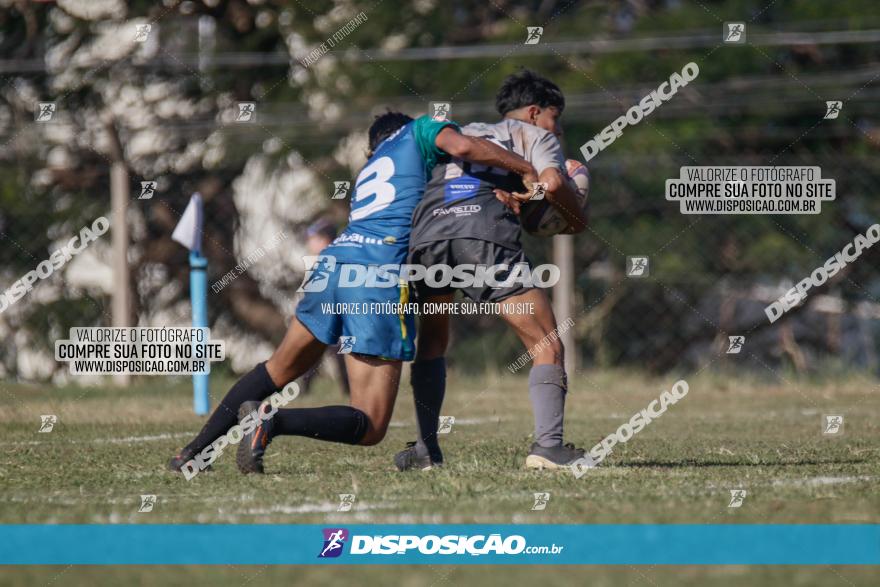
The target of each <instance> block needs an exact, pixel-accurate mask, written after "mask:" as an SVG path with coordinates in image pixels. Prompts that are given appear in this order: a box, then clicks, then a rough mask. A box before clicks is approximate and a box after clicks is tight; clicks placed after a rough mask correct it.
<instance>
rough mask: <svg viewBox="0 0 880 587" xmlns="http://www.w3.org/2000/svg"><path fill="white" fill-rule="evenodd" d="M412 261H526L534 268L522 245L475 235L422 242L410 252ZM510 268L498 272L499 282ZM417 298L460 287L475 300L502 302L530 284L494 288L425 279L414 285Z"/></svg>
mask: <svg viewBox="0 0 880 587" xmlns="http://www.w3.org/2000/svg"><path fill="white" fill-rule="evenodd" d="M408 262H409V263H410V264H415V265H424V266H426V267H429V266H431V265H450V266H455V265H486V266H490V265H500V264H506V265H507V266H508V267H510V268H512V267H513V266H514V265H516V264H517V263H526V264H528V266H529V269H531V263H529V260H528V259H527V258H526V255H525V253H524V252H523V250H522V248H518V249H511V248H508V247H504V246H502V245H499V244H496V243H493V242H489V241H484V240H479V239H472V238H455V239H451V240H446V241H435V242H432V243H425V244H423V245H419V246H418V247H416V248H415V249H413V250H412V251H410V253H409V261H408ZM509 273H510V269H508V270H507V271H501V272H498V274H497V275H496V277H495V279H496V281H499V282H501V281H504V279H505V278H506V277H507V275H508V274H509ZM412 286H413V287H412V289H413V290H415V294H416V299H417V300H419V301H424V300H425V299H426V298H428V297H430V296H438V295H443V294H448V293H451V292H454V291H456V290H461V291H462V293H464V295H466V296H467V297H469V298H470V299H471V300H473V301H475V302H500V301H502V300H505V299H507V298H509V297H511V296H515V295H517V294H521V293H524V292H526V291H528V290H529V289H532V288H531V287H529V286H527V285H524V284H522V283H513V284H512V285H510V286H509V287H492V286H490V285H482V286H480V287H455V286H452V285H450V286H448V287H431V286H429V285H428V284H427V283H425V281H424V280H421V281H416V282H415V283H413V284H412Z"/></svg>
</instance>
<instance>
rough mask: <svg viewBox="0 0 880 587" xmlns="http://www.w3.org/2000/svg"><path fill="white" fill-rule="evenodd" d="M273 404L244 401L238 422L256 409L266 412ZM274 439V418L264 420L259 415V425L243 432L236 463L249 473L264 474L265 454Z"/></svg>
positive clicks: (259, 411) (239, 411) (244, 471)
mask: <svg viewBox="0 0 880 587" xmlns="http://www.w3.org/2000/svg"><path fill="white" fill-rule="evenodd" d="M271 409H272V406H271V405H269V402H265V403H260V402H244V403H243V404H241V406H240V407H239V408H238V422H239V424H241V421H242V419H244V417H245V416H247V415H248V414H250V413H252V412H254V411H255V410H256V411H257V412H258V414H259V413H264V412H266V411H268V410H271ZM271 440H272V418H269V419H268V420H263V419H262V418H260V417H259V416H258V417H257V426H256V427H255V428H254V429H253V430H252V431H251V432H248V433H247V434H243V435H242V438H241V442H240V443H239V444H238V450H237V451H236V453H235V464H236V465H238V470H239V471H241V472H242V473H244V474H245V475H247V474H248V473H257V474H258V475H262V474H263V473H264V471H263V455H264V454H265V453H266V447H267V446H269V442H271Z"/></svg>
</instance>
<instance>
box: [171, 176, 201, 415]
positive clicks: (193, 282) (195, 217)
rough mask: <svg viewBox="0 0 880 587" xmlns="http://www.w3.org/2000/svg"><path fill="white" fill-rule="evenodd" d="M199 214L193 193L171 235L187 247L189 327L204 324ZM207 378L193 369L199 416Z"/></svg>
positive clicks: (196, 411)
mask: <svg viewBox="0 0 880 587" xmlns="http://www.w3.org/2000/svg"><path fill="white" fill-rule="evenodd" d="M203 218H204V211H203V206H202V196H201V195H200V194H199V193H195V194H193V195H192V197H191V198H190V200H189V204H187V206H186V210H184V211H183V216H181V217H180V221H179V222H178V223H177V226H176V227H175V229H174V233H173V234H172V235H171V238H172V239H174V240H176V241H177V242H179V243H180V244H182V245H183V246H185V247H186V248H188V249H189V297H190V303H191V304H192V325H193V328H208V260H207V259H206V258H205V257H203V256H202V228H203ZM206 342H207V341H206ZM197 345H199V343H198V342H196V343H193V347H194V348H195V346H197ZM203 356H204V354H203ZM208 378H209V375H208V373H193V410H194V411H195V413H196V414H198V415H199V416H203V415H205V414H207V413H208V408H209V403H210V399H209V396H208Z"/></svg>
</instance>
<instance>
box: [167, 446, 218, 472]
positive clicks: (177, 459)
mask: <svg viewBox="0 0 880 587" xmlns="http://www.w3.org/2000/svg"><path fill="white" fill-rule="evenodd" d="M197 454H198V453H195V452H192V451H190V450H187V449H185V448H184V449H182V450H181V451H180V452H179V453H178V454H176V455H174V456H173V457H171V460H170V461H168V470H169V471H171V472H172V473H182V472H183V471H181V469H183V466H184V465H185V464H187V463H188V462H190V461H191V460H193V458H194V457H195V456H196V455H197ZM210 470H211V465H208V466H207V467H205V471H210Z"/></svg>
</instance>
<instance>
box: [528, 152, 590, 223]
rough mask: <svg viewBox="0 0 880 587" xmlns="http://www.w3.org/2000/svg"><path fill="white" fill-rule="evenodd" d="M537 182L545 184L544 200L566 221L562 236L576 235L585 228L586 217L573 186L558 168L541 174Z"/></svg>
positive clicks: (552, 168)
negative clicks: (566, 224) (566, 226)
mask: <svg viewBox="0 0 880 587" xmlns="http://www.w3.org/2000/svg"><path fill="white" fill-rule="evenodd" d="M538 181H540V182H542V183H546V184H547V192H546V194H545V196H544V197H545V198H546V199H547V201H548V202H550V205H551V206H553V207H555V208H556V209H557V210H559V212H560V213H561V214H562V216H563V217H564V218H565V219H566V220H567V221H568V228H566V229H565V230H563V231H562V234H577V233H579V232H583V231H584V230H585V229H586V228H587V215H586V213H585V212H584V209H583V208H582V207H581V204H580V202H579V201H578V198H577V194H576V193H575V191H574V186H572V185H571V182H570V181H569V180H568V178H567V177H566V176H565V175H564V174H563V173H562V170H561V169H559V168H558V167H549V168H547V169H545V170H544V171H542V172H541V175H540V176H539V178H538Z"/></svg>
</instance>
